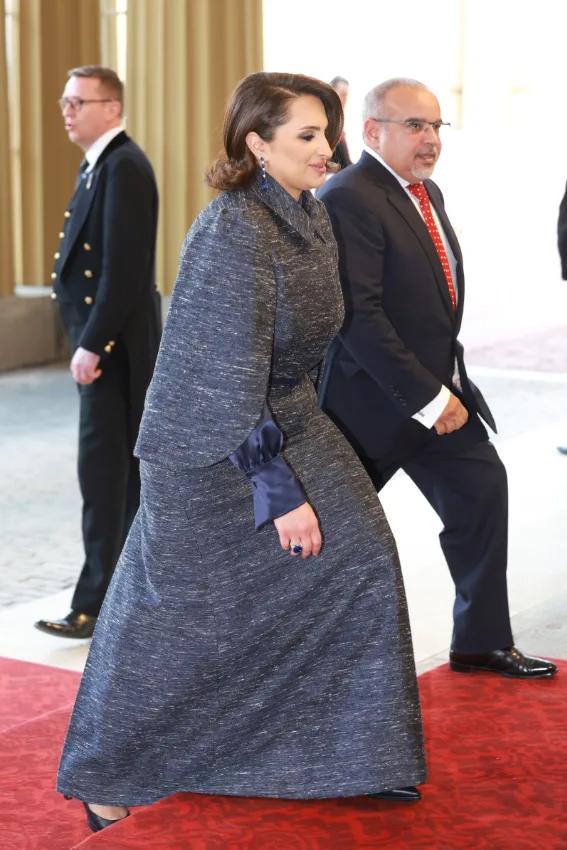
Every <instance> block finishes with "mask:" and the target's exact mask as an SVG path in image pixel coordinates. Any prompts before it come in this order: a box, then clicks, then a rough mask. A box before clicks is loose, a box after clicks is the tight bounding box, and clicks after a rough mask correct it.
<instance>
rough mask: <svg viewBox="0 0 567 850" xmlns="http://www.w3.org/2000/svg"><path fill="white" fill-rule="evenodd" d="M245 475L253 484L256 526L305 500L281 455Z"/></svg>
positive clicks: (299, 486) (285, 512)
mask: <svg viewBox="0 0 567 850" xmlns="http://www.w3.org/2000/svg"><path fill="white" fill-rule="evenodd" d="M246 475H247V477H248V479H249V481H250V482H251V484H252V487H253V488H254V491H253V497H254V525H255V526H256V528H260V526H262V525H264V523H265V522H268V521H269V520H272V519H276V518H277V517H279V516H283V515H284V514H287V513H288V511H292V510H293V509H294V508H298V507H299V506H300V505H302V504H303V503H304V502H305V501H306V500H305V493H304V492H303V490H302V488H301V485H300V483H299V481H298V480H297V478H296V477H295V475H294V474H293V472H292V471H291V469H290V467H289V466H288V464H287V463H286V461H285V460H284V458H283V457H281V455H280V456H278V457H275V458H274V459H273V460H271V461H269V463H264V464H263V465H262V466H260V467H258V468H257V469H254V470H251V471H250V472H247V473H246Z"/></svg>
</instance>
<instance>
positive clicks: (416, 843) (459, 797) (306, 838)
mask: <svg viewBox="0 0 567 850" xmlns="http://www.w3.org/2000/svg"><path fill="white" fill-rule="evenodd" d="M560 668H561V673H560V675H559V676H558V677H556V678H555V679H554V680H544V681H539V682H515V681H513V680H509V679H503V678H500V677H498V676H491V675H477V676H465V675H456V674H452V673H450V671H449V670H448V669H447V667H446V666H443V667H440V668H437V669H436V670H433V671H431V672H430V673H426V674H425V675H424V676H422V677H421V678H420V687H421V695H422V702H423V709H424V714H425V722H426V736H427V750H428V760H429V769H430V777H429V783H428V784H427V785H426V786H424V788H423V800H422V802H421V803H418V804H416V805H413V806H409V805H407V806H404V805H398V806H396V805H393V804H386V803H377V802H371V801H369V800H366V799H364V798H357V799H351V800H333V801H314V802H303V803H302V802H297V801H294V802H286V801H283V800H259V799H254V800H251V799H239V798H230V797H206V796H200V795H197V794H178V795H176V796H175V797H170V798H169V799H167V800H164V801H163V802H161V803H157V804H156V805H154V806H151V807H147V808H144V809H138V810H137V811H136V812H135V814H134V815H133V817H130V818H128V820H126V821H124V822H122V823H120V824H118V825H116V826H114V827H112V828H110V829H108V830H105V832H102V833H98V834H97V835H91V834H90V833H89V832H88V830H87V828H86V827H85V825H84V822H83V814H82V810H81V808H80V806H79V804H78V803H77V802H70V803H65V802H64V801H62V799H61V797H60V796H59V795H57V794H56V793H55V791H54V790H53V783H54V774H55V769H56V765H57V760H58V756H59V750H60V746H61V740H62V736H63V734H64V729H65V725H66V722H67V717H68V714H69V709H70V702H71V701H72V695H73V692H74V690H75V688H76V684H77V680H78V677H77V676H76V675H75V674H72V673H67V672H65V671H61V670H54V669H52V668H48V667H41V666H38V665H33V664H24V663H22V662H15V661H8V660H4V661H1V660H0V764H1V765H2V767H1V770H0V777H1V779H0V850H71V848H79V847H80V848H81V850H83V848H84V850H378V848H380V850H382V848H392V849H393V850H473V848H474V850H566V848H567V792H566V790H565V787H566V785H567V712H566V710H565V707H566V706H567V662H560Z"/></svg>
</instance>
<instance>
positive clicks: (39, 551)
mask: <svg viewBox="0 0 567 850" xmlns="http://www.w3.org/2000/svg"><path fill="white" fill-rule="evenodd" d="M471 371H474V370H471ZM475 377H476V378H477V380H478V383H479V384H481V386H482V387H483V389H484V391H485V394H486V396H487V397H488V399H489V401H490V403H491V405H492V406H493V409H494V410H495V413H496V416H497V419H499V420H500V425H501V432H500V436H499V437H497V438H496V439H495V443H496V444H497V447H498V450H499V452H500V454H501V456H502V458H503V460H504V462H505V463H506V466H507V468H508V474H509V479H510V494H511V498H510V501H511V506H510V511H511V518H510V569H509V585H510V600H511V608H512V614H513V623H514V628H515V632H516V636H517V643H518V645H519V646H520V647H521V648H524V649H526V650H529V651H531V652H535V653H543V654H547V655H553V656H555V657H567V627H566V625H565V623H566V621H567V616H566V615H567V581H566V577H565V576H566V567H567V530H566V529H567V457H562V456H561V455H559V454H558V453H557V451H556V448H555V447H556V445H557V443H558V442H561V441H564V442H567V403H566V401H567V375H565V374H561V373H554V374H553V375H552V376H549V375H548V376H547V377H546V376H545V375H538V374H537V373H533V372H531V373H527V372H526V373H521V372H518V373H510V372H498V371H496V370H490V369H486V368H485V369H483V370H479V371H478V374H477V375H476V376H475ZM22 386H23V387H24V389H25V388H26V387H27V389H28V391H29V392H24V393H23V394H22ZM42 387H43V390H44V391H45V393H44V395H43V396H42ZM30 388H31V389H30ZM0 390H2V392H3V393H4V395H3V399H4V401H5V402H6V399H7V395H6V393H8V395H9V394H10V393H12V394H13V397H14V400H15V399H16V397H17V400H18V404H19V405H20V411H21V410H22V409H25V407H26V405H27V406H28V408H29V409H30V410H31V404H32V402H31V401H30V399H33V406H34V411H35V418H34V419H33V420H32V421H28V420H27V419H26V422H27V426H26V428H23V427H22V426H21V423H18V421H15V422H13V425H12V427H10V425H7V424H6V419H5V418H4V417H2V418H3V420H4V424H3V425H1V424H0V430H1V431H2V432H3V436H4V438H5V439H6V440H7V445H8V446H9V448H10V449H11V450H9V451H8V452H7V453H6V455H5V470H6V474H5V475H4V476H2V477H0V500H1V502H2V503H3V506H2V515H3V519H2V524H3V530H2V539H1V541H0V571H1V573H0V574H1V575H2V577H3V578H2V583H3V585H4V586H5V588H11V591H8V595H9V593H10V592H11V593H12V594H13V598H12V599H9V598H7V591H6V590H5V591H4V603H3V607H0V655H4V656H9V657H13V658H20V659H25V660H29V661H35V662H39V663H44V664H51V665H54V666H57V667H65V668H70V669H76V670H80V669H81V668H82V665H83V663H84V660H85V657H86V652H87V649H88V642H87V641H79V642H71V641H65V640H61V639H57V638H51V637H49V636H46V635H44V634H42V633H40V632H38V631H36V630H35V629H34V628H33V622H34V621H35V620H36V619H37V618H39V617H45V616H61V615H63V614H65V613H66V612H67V610H68V602H69V598H70V595H71V589H70V588H69V587H67V588H66V589H63V590H62V589H61V587H64V586H65V585H66V584H68V583H69V580H70V577H74V576H75V575H76V573H75V565H76V567H77V568H78V562H79V558H80V539H79V534H78V521H79V510H78V498H76V497H77V496H78V494H76V483H75V469H74V416H75V408H74V405H73V394H72V392H69V385H68V383H67V377H66V374H65V370H64V369H58V368H55V369H53V368H51V369H47V370H29V371H27V372H24V373H21V374H20V376H19V377H18V375H17V374H13V375H10V376H0ZM42 398H43V401H44V403H45V404H46V406H47V408H48V409H49V410H51V411H52V413H51V415H50V416H47V415H46V416H43V415H42V411H41V404H40V401H41V399H42ZM26 399H27V401H26ZM38 400H39V401H38ZM22 405H23V408H22ZM38 405H39V409H38ZM54 411H55V412H54ZM24 418H25V417H24ZM16 420H17V417H16ZM54 482H56V486H55V485H54ZM382 501H383V504H384V508H385V510H386V513H387V515H388V517H389V519H390V522H391V525H392V528H393V530H394V534H395V536H396V539H397V541H398V546H399V550H400V555H401V560H402V566H403V571H404V576H405V581H406V587H407V593H408V600H409V606H410V613H411V621H412V626H413V636H414V647H415V655H416V660H417V662H418V667H419V669H420V670H425V669H428V668H429V667H430V666H434V665H435V664H439V663H441V662H442V661H444V660H445V659H446V654H447V647H448V644H449V640H450V630H451V605H452V595H453V590H452V584H451V581H450V579H449V574H448V571H447V568H446V566H445V563H444V560H443V557H442V555H441V551H440V548H439V544H438V541H437V534H438V531H439V522H438V520H437V517H436V516H435V514H434V513H433V512H432V511H431V509H430V508H429V506H428V504H427V503H426V502H425V500H424V499H423V497H422V496H421V494H420V493H419V492H418V491H417V489H416V488H415V487H414V486H413V484H412V483H411V482H410V481H409V479H407V478H406V477H405V476H404V475H403V474H401V473H399V474H398V475H397V476H396V477H395V478H394V479H393V481H392V482H390V484H389V485H388V487H387V488H386V489H385V490H384V491H383V494H382ZM57 563H59V564H60V565H61V566H60V570H61V574H60V575H59V574H58V572H57ZM49 576H50V578H46V577H49ZM71 580H72V578H71ZM50 584H51V592H50V591H49V585H50ZM24 586H25V587H27V591H26V593H25V594H24V592H23V590H21V588H23V587H24ZM34 596H35V598H34ZM10 603H11V604H10Z"/></svg>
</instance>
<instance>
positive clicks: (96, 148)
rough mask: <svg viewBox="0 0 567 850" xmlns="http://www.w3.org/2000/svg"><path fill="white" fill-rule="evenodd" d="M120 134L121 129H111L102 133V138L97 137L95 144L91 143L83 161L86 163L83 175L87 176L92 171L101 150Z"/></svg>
mask: <svg viewBox="0 0 567 850" xmlns="http://www.w3.org/2000/svg"><path fill="white" fill-rule="evenodd" d="M122 132H123V129H122V127H112V128H111V129H110V130H107V131H106V133H103V134H102V136H99V137H98V139H97V140H96V142H93V143H92V145H91V146H90V148H89V149H88V151H86V153H85V159H86V160H87V162H88V166H87V168H85V174H89V173H90V172H91V171H92V170H93V168H94V167H95V165H96V161H97V159H98V158H99V156H100V155H101V153H102V152H103V150H104V149H105V148H106V147H107V146H108V145H109V144H110V142H111V141H112V140H113V139H114V138H116V136H117V135H118V134H119V133H122Z"/></svg>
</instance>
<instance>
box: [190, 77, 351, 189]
mask: <svg viewBox="0 0 567 850" xmlns="http://www.w3.org/2000/svg"><path fill="white" fill-rule="evenodd" d="M301 95H312V96H313V97H317V98H319V100H320V101H321V103H322V104H323V108H324V109H325V112H326V114H327V121H328V125H327V129H326V130H325V136H326V138H327V141H328V142H329V146H330V147H331V149H334V148H335V145H336V144H337V142H338V141H339V139H340V137H341V133H342V129H343V110H342V106H341V102H340V100H339V97H338V95H337V93H336V92H335V91H334V89H333V88H331V86H329V85H328V84H327V83H323V82H322V81H321V80H316V79H315V78H314V77H305V76H303V74H278V73H268V72H265V71H262V72H260V73H257V74H250V75H249V76H248V77H244V79H243V80H241V81H240V83H239V84H238V85H237V87H236V89H235V90H234V92H233V94H232V97H231V98H230V100H229V102H228V105H227V108H226V112H225V115H224V127H223V141H224V151H225V152H224V155H223V156H221V157H220V158H219V159H217V160H215V162H213V164H212V165H211V167H210V169H209V171H208V173H207V177H206V180H207V183H208V184H209V186H212V187H213V188H214V189H221V190H230V189H237V188H239V187H241V186H245V185H246V184H247V183H249V182H250V180H251V179H252V176H253V175H254V173H255V172H256V170H257V168H258V163H257V161H256V158H255V157H254V155H253V154H252V152H251V151H250V149H249V148H248V145H247V144H246V136H247V135H248V133H251V132H253V131H254V132H256V133H258V135H259V136H260V137H261V138H262V139H264V140H265V141H266V142H270V141H271V140H272V139H273V137H274V133H275V131H276V130H277V128H278V127H280V126H281V125H282V124H285V122H286V121H287V120H288V113H289V105H290V101H292V100H294V99H295V98H296V97H301ZM327 167H328V169H329V171H333V170H335V168H334V165H333V163H331V162H330V163H329V164H328V166H327Z"/></svg>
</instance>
